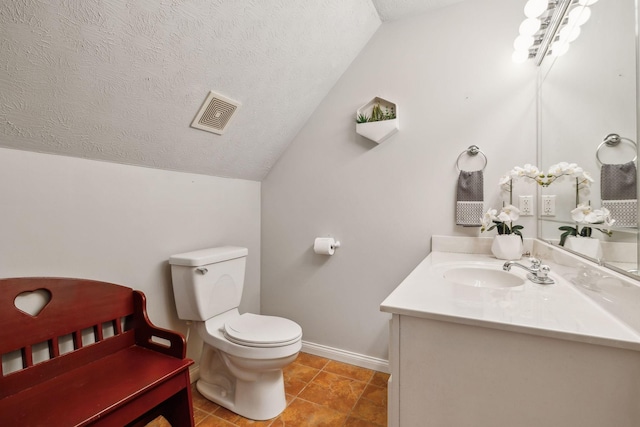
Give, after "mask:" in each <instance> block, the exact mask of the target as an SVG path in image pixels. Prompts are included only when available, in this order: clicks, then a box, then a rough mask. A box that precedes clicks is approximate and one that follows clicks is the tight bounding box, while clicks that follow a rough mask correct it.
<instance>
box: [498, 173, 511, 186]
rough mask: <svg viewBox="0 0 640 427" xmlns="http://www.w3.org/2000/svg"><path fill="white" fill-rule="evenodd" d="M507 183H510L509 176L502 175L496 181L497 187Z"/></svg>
mask: <svg viewBox="0 0 640 427" xmlns="http://www.w3.org/2000/svg"><path fill="white" fill-rule="evenodd" d="M509 181H511V177H510V176H509V175H502V176H501V177H500V180H499V181H498V185H505V184H508V183H509Z"/></svg>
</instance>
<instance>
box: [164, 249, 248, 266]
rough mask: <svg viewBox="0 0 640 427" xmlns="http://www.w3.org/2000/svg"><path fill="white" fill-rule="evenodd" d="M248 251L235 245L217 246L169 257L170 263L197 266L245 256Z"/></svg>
mask: <svg viewBox="0 0 640 427" xmlns="http://www.w3.org/2000/svg"><path fill="white" fill-rule="evenodd" d="M248 253H249V251H248V250H247V248H241V247H237V246H222V247H219V248H209V249H200V250H199V251H192V252H185V253H182V254H177V255H172V256H171V257H170V258H169V264H171V265H184V266H189V267H198V266H202V265H208V264H215V263H217V262H222V261H229V260H230V259H234V258H242V257H246V256H247V254H248Z"/></svg>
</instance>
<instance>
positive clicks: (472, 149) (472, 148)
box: [456, 145, 489, 172]
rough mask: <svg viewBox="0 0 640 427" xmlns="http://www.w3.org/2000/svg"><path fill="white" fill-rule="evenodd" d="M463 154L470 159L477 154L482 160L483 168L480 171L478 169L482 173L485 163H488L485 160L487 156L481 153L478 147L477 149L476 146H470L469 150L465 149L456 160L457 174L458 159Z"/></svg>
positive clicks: (458, 168) (458, 167)
mask: <svg viewBox="0 0 640 427" xmlns="http://www.w3.org/2000/svg"><path fill="white" fill-rule="evenodd" d="M465 154H467V155H469V156H472V157H473V156H477V155H478V154H480V155H481V156H482V157H483V158H484V166H482V169H480V170H482V171H483V170H484V168H486V167H487V163H489V161H488V160H487V156H486V155H485V154H484V153H483V152H482V150H481V149H480V147H478V146H477V145H470V146H469V148H467V149H466V150H464V151H463V152H462V153H460V155H459V156H458V158H457V159H456V169H457V170H458V172H460V159H461V158H462V156H464V155H465Z"/></svg>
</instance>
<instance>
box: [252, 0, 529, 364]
mask: <svg viewBox="0 0 640 427" xmlns="http://www.w3.org/2000/svg"><path fill="white" fill-rule="evenodd" d="M523 18H524V16H523V14H522V2H512V1H504V0H481V1H466V2H461V3H458V4H456V5H453V6H450V7H447V8H443V9H441V10H438V11H436V12H433V13H430V14H426V15H422V16H416V17H413V18H409V19H403V20H399V21H393V22H390V23H385V24H383V25H382V27H381V28H380V29H379V30H378V32H377V33H376V34H375V35H374V37H373V38H372V39H371V41H370V42H369V44H368V45H367V46H366V47H365V48H364V50H363V51H362V52H361V54H360V55H359V56H358V58H357V59H356V60H355V61H354V62H353V63H352V64H351V67H350V68H349V69H348V70H347V71H346V73H345V74H344V75H343V76H342V78H341V79H340V80H339V81H338V83H337V84H336V86H335V87H334V88H333V89H332V90H331V92H330V93H329V94H328V95H327V97H326V98H325V99H324V101H323V102H322V103H321V104H320V106H319V108H318V109H317V110H316V112H315V113H314V115H313V116H312V117H311V119H310V120H309V122H307V124H306V125H305V126H304V127H303V128H302V130H301V131H300V133H299V134H298V136H297V137H296V138H295V139H294V141H293V142H292V144H291V145H290V146H289V148H288V150H287V151H286V152H285V153H284V155H283V156H282V157H281V158H280V159H279V161H278V163H277V164H276V165H275V167H274V168H273V169H272V170H271V172H270V173H269V175H268V176H267V178H266V179H265V180H264V181H263V185H262V291H261V292H262V300H261V301H262V312H263V313H264V314H277V315H281V316H287V317H290V318H292V319H293V320H295V321H297V322H298V323H300V324H301V325H302V328H303V331H304V339H305V341H308V342H311V343H317V344H321V345H323V346H328V347H331V348H335V349H339V350H340V351H349V352H355V353H357V354H361V355H366V356H370V357H373V358H380V359H386V358H387V343H388V330H387V320H388V316H387V315H385V314H383V313H380V312H379V309H378V307H379V304H380V302H381V301H382V300H383V299H384V298H385V297H386V296H387V295H388V294H389V293H390V292H391V290H392V289H394V288H395V287H396V286H397V285H398V284H399V283H400V281H401V280H402V279H403V278H404V277H405V276H406V275H407V274H408V273H409V272H410V271H411V270H412V268H413V267H415V266H416V265H417V264H418V262H419V261H420V260H421V259H422V258H424V257H425V256H426V255H427V254H428V253H429V251H430V238H431V236H432V235H433V234H444V235H466V236H475V235H478V233H479V231H478V229H477V228H471V229H464V228H461V227H457V226H456V225H454V206H455V184H456V179H457V171H456V169H455V161H456V158H457V157H458V155H459V154H460V153H461V152H462V151H463V150H466V148H467V147H468V146H470V145H471V144H476V145H478V146H480V148H481V149H482V150H483V151H484V152H485V153H486V155H487V157H488V159H489V164H488V166H487V168H486V170H485V187H484V188H485V200H486V201H487V207H488V205H489V204H491V205H493V206H499V203H500V200H501V199H500V197H499V193H498V189H497V181H498V178H499V177H500V176H501V175H502V174H504V173H505V172H506V171H508V170H510V169H511V168H513V167H514V166H516V165H523V164H524V163H529V162H530V163H535V162H536V148H535V146H536V145H535V74H536V70H535V67H534V65H533V64H531V63H528V64H520V65H516V64H513V63H512V62H511V53H512V51H513V47H512V43H513V40H514V38H515V36H516V35H517V31H518V26H519V24H520V22H521V21H522V19H523ZM375 96H380V97H383V98H385V99H388V100H390V101H393V102H396V103H397V104H398V105H399V107H398V112H399V120H400V131H399V133H397V134H396V135H394V136H392V137H391V138H390V139H388V140H387V141H385V142H384V143H382V144H381V145H376V144H375V143H373V142H371V141H368V140H366V139H364V138H362V137H359V136H358V135H356V134H355V111H356V109H357V108H358V107H360V106H361V105H363V104H365V103H366V102H368V101H369V100H371V98H373V97H375ZM462 166H463V167H464V166H469V168H470V169H471V167H470V166H471V165H470V164H468V163H464V161H463V164H462ZM524 192H526V193H529V194H535V188H530V189H527V190H526V191H524ZM523 224H524V225H525V226H526V228H525V235H526V236H527V237H535V236H536V230H535V221H533V219H527V220H525V221H523ZM327 234H331V235H333V236H335V237H337V238H339V239H340V240H341V242H342V245H343V246H342V248H340V249H338V251H337V253H336V254H335V255H334V256H332V257H324V256H319V255H316V254H314V253H313V251H312V245H313V240H314V238H315V237H316V236H325V235H327Z"/></svg>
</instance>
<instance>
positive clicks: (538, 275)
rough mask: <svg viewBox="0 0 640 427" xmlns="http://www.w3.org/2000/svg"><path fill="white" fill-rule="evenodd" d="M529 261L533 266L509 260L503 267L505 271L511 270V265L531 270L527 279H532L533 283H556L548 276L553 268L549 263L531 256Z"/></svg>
mask: <svg viewBox="0 0 640 427" xmlns="http://www.w3.org/2000/svg"><path fill="white" fill-rule="evenodd" d="M529 261H531V267H525V266H524V265H522V264H520V263H517V262H515V261H507V262H505V263H504V265H503V266H502V269H503V270H504V271H509V270H511V267H520V268H522V269H523V270H527V271H528V272H529V274H527V279H529V280H531V281H532V282H533V283H537V284H539V285H551V284H553V283H555V281H554V280H553V279H552V278H550V277H549V276H548V275H549V272H550V271H551V268H549V266H548V265H544V264H542V263H541V262H540V260H539V259H537V258H529Z"/></svg>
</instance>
